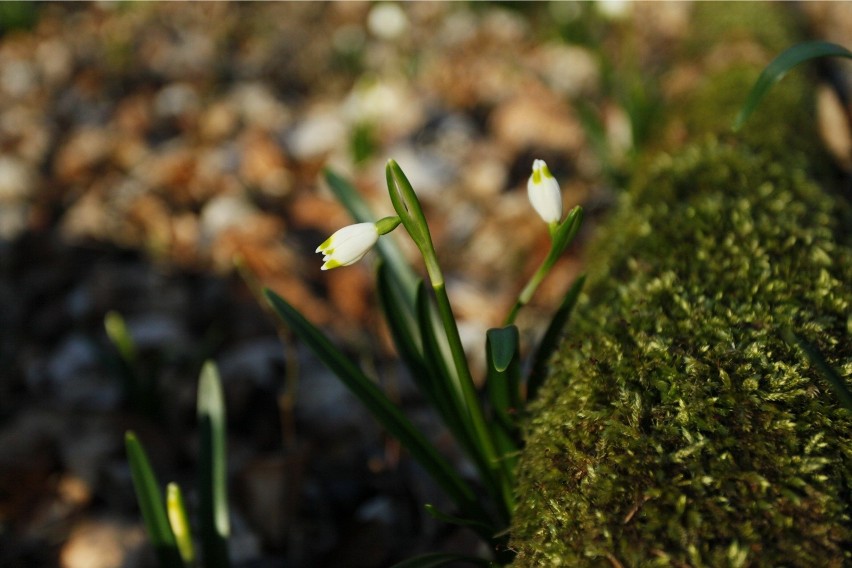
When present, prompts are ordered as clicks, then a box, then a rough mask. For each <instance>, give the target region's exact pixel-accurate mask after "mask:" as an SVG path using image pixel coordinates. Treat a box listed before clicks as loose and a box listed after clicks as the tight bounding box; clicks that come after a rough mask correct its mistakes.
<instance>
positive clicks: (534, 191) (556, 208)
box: [527, 160, 562, 224]
mask: <svg viewBox="0 0 852 568" xmlns="http://www.w3.org/2000/svg"><path fill="white" fill-rule="evenodd" d="M527 193H528V194H529V198H530V203H532V206H533V209H535V210H536V212H537V213H538V214H539V215H540V216H541V218H542V219H544V221H545V223H548V224H553V223H558V222H559V221H561V220H562V193H561V191H560V190H559V182H557V181H556V179H555V178H554V177H553V174H551V173H550V170H549V169H547V164H545V163H544V160H535V161H534V162H533V167H532V175H531V176H530V179H529V181H527Z"/></svg>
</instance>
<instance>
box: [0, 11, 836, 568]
mask: <svg viewBox="0 0 852 568" xmlns="http://www.w3.org/2000/svg"><path fill="white" fill-rule="evenodd" d="M755 9H756V10H759V9H760V5H759V4H758V5H756V8H755ZM788 9H789V10H791V11H796V12H797V16H796V17H797V20H798V21H799V22H801V25H802V26H803V30H802V32H803V35H804V36H805V37H811V38H814V39H826V40H830V41H834V42H837V43H840V44H841V45H845V46H846V47H852V10H850V9H849V7H848V5H844V4H843V3H838V4H833V3H802V4H790V5H789V6H788ZM696 11H698V12H700V13H699V14H696V13H695V12H696ZM705 19H706V22H705ZM711 20H712V22H713V24H712V26H711V25H709V23H710V21H711ZM705 23H707V24H708V25H707V27H706V28H705V25H704V24H705ZM713 26H722V27H724V28H725V29H726V30H727V31H730V29H735V28H736V26H737V22H736V21H726V19H725V8H724V5H723V4H715V3H712V4H708V5H703V4H701V5H699V4H690V3H681V2H675V3H639V4H625V3H621V2H608V3H573V2H554V3H507V4H492V3H432V2H422V3H421V2H413V3H406V4H395V3H366V2H340V3H270V4H266V3H257V4H256V3H250V4H228V3H192V4H191V3H112V2H101V3H81V4H54V3H44V4H41V3H38V4H33V3H3V4H2V5H0V32H2V36H0V306H2V307H1V308H0V566H3V567H33V566H55V565H61V566H64V567H67V568H77V567H81V568H82V567H86V568H106V567H119V566H128V567H141V566H150V565H152V555H151V552H150V550H149V548H148V547H147V544H146V537H145V534H144V529H143V528H142V525H141V519H140V516H139V512H138V508H137V506H136V503H135V497H134V494H133V489H132V485H131V481H130V473H129V468H128V466H127V463H126V460H125V456H124V448H123V433H124V431H125V430H127V429H131V428H132V429H134V430H135V431H136V432H137V433H138V434H139V436H140V438H141V440H142V441H143V443H144V444H145V445H146V447H147V448H148V450H149V453H150V454H151V458H152V460H153V462H154V465H155V468H156V470H157V472H158V475H159V477H160V480H161V481H164V482H165V481H169V480H177V481H179V482H181V485H182V487H183V488H184V490H185V491H186V492H187V493H188V494H189V499H190V502H192V500H193V491H192V488H193V487H194V484H195V482H194V475H195V469H194V468H195V458H196V454H197V438H196V431H195V427H194V423H195V410H194V404H195V400H194V397H195V387H196V381H197V377H198V372H199V369H200V366H201V364H202V362H203V361H204V360H206V359H213V360H215V361H217V362H218V364H219V366H220V369H221V373H222V376H223V381H224V384H225V390H226V404H227V408H228V419H229V473H230V479H231V484H230V486H231V495H232V501H233V518H234V521H233V526H234V529H233V533H234V537H233V539H232V546H233V555H234V560H235V565H236V566H245V567H248V566H258V567H260V566H294V567H295V566H341V567H343V566H346V567H350V566H351V567H370V566H385V565H388V564H390V563H391V562H393V561H396V560H399V559H402V558H404V557H406V556H407V555H409V554H412V553H416V552H425V551H435V550H468V551H475V550H476V542H475V540H474V539H472V538H471V536H470V535H468V534H466V533H465V532H464V531H456V530H452V529H447V528H446V526H442V525H440V524H438V523H435V522H433V521H431V520H430V519H429V518H428V516H425V515H424V513H423V511H422V504H423V503H424V502H431V503H436V504H439V505H440V504H441V503H443V502H444V498H443V497H442V495H441V494H440V493H439V492H438V491H437V489H436V488H435V487H434V486H433V485H432V484H431V483H430V482H429V480H428V479H426V478H425V476H424V475H423V473H422V472H421V471H420V470H419V469H418V468H416V467H414V466H413V465H412V464H411V463H409V462H408V461H407V460H406V459H405V456H401V455H400V453H399V450H398V448H397V446H396V445H395V444H394V443H393V442H392V441H390V440H387V439H384V438H383V437H382V433H381V432H380V431H379V429H378V428H377V426H376V425H375V423H374V422H373V421H372V419H371V418H370V417H369V416H368V415H367V414H366V412H365V411H364V410H363V409H362V408H361V407H360V406H359V404H358V402H357V401H355V400H354V399H353V398H352V397H350V396H349V395H348V393H347V392H345V390H344V389H343V387H341V386H340V385H339V384H338V383H337V382H336V379H335V378H334V377H333V376H330V375H329V373H328V372H327V371H326V370H325V368H324V367H323V366H322V364H321V363H320V362H318V361H317V360H315V359H313V358H312V357H311V356H310V355H309V354H308V353H307V352H306V351H305V350H303V349H302V347H300V346H298V345H296V344H294V343H293V342H292V341H291V338H290V337H289V336H288V334H287V333H286V331H285V330H282V329H278V328H276V325H275V322H274V320H273V318H272V317H271V316H270V314H268V313H267V312H266V311H265V310H264V308H263V307H262V304H261V303H260V302H259V301H258V299H257V298H256V296H255V293H254V292H253V290H252V286H249V285H247V284H246V279H247V280H248V281H249V282H250V283H251V284H252V285H254V284H259V285H263V286H268V287H271V288H273V289H274V290H276V291H277V292H279V293H280V294H281V295H282V296H284V297H285V298H287V299H288V300H289V301H291V302H292V303H294V304H295V305H297V306H298V307H299V308H300V309H302V310H303V311H304V313H305V314H306V315H307V316H308V318H309V319H311V320H312V321H313V322H315V323H317V324H319V325H321V326H323V327H324V328H325V329H327V330H329V332H330V333H332V334H333V335H334V337H335V338H337V340H339V342H340V344H341V345H345V346H346V347H347V349H348V350H349V351H350V352H351V354H352V356H353V357H354V358H355V359H357V360H358V361H359V362H360V363H361V364H362V365H363V366H364V367H365V368H367V369H369V370H370V372H371V373H373V374H375V375H376V376H377V377H379V380H380V381H381V382H382V383H383V384H384V385H385V386H386V387H387V388H389V389H390V390H391V391H392V392H393V393H394V396H395V397H396V398H397V399H398V400H399V403H400V405H402V406H403V407H404V408H405V410H406V412H407V413H409V414H410V415H411V416H412V417H413V418H414V420H415V422H416V423H417V424H419V425H422V426H423V427H424V428H425V429H426V431H428V432H430V433H431V434H432V437H433V438H434V439H435V440H437V443H438V444H440V445H441V446H442V447H444V449H445V450H446V452H447V453H448V454H449V455H451V456H455V459H456V460H458V463H459V464H460V466H462V467H463V466H464V464H463V462H462V460H461V457H460V456H458V454H457V450H456V449H455V448H453V447H452V445H451V443H450V442H449V440H448V437H447V435H446V433H445V432H444V431H443V430H442V429H441V428H440V427H439V425H438V423H437V421H436V419H435V417H434V416H432V415H431V414H430V413H429V412H427V411H426V410H425V407H424V406H423V404H422V401H421V400H420V399H419V398H418V397H417V395H416V393H415V392H414V389H413V387H412V385H411V384H410V383H409V381H408V380H407V378H406V376H405V375H404V373H402V372H401V368H400V367H399V365H398V364H397V363H396V362H395V360H394V358H393V357H392V350H391V347H390V342H389V340H388V336H387V332H386V330H385V329H384V328H383V327H382V324H381V322H380V318H379V317H378V313H379V312H378V309H377V302H376V299H375V295H374V291H373V285H372V273H371V266H370V263H369V262H365V263H359V265H357V266H353V267H348V268H343V269H338V270H335V271H333V272H331V273H323V272H321V271H320V265H321V261H320V258H319V256H318V255H316V254H314V252H313V251H314V249H315V248H316V246H317V244H319V243H320V242H322V241H323V240H324V239H325V238H326V236H327V235H329V234H330V233H331V232H333V231H334V230H336V229H337V228H340V227H341V226H343V225H345V224H348V223H349V218H348V216H347V214H346V213H345V211H344V210H343V208H342V207H341V206H339V205H338V204H336V202H335V201H334V199H333V198H332V196H331V194H330V192H329V191H328V189H327V188H326V187H325V185H324V182H323V181H322V171H323V168H325V167H330V168H332V169H333V170H334V171H336V172H337V173H339V174H341V175H343V176H344V177H346V178H348V179H350V180H351V181H352V183H353V184H354V185H355V186H356V187H358V189H359V190H360V191H361V192H362V194H363V195H364V196H365V197H366V199H367V200H368V201H369V202H370V204H371V205H372V206H373V208H374V210H375V212H376V214H377V217H378V216H383V215H386V214H389V213H390V212H391V211H392V209H391V206H390V202H389V199H388V198H387V193H386V189H385V187H384V181H383V180H384V164H385V162H386V160H387V159H389V158H393V159H395V160H397V162H399V164H400V165H401V166H402V168H403V169H404V171H405V172H406V173H407V174H408V176H409V178H410V179H411V181H412V183H413V185H414V187H415V189H416V190H417V191H418V194H419V195H420V197H421V199H422V201H423V202H424V206H425V207H426V209H427V211H426V215H427V218H428V219H429V220H430V223H431V228H432V231H433V236H434V238H435V241H436V246H437V249H438V251H439V255H440V258H441V261H442V263H443V265H444V267H445V270H446V272H447V274H448V291H449V294H450V297H451V299H452V301H453V302H454V308H455V310H456V315H457V317H458V319H459V320H460V322H461V332H462V335H463V339H464V340H465V342H466V347H467V350H468V353H469V356H470V357H471V359H472V360H473V361H474V366H475V367H476V366H477V365H481V360H482V357H483V351H484V333H485V330H486V329H488V328H489V327H492V326H494V325H497V324H499V322H500V321H501V320H502V317H503V315H504V314H505V312H506V310H507V309H508V308H509V307H510V306H511V304H512V302H513V301H514V298H515V295H516V294H517V292H518V289H519V287H520V286H521V285H522V283H523V282H525V280H526V278H527V277H528V276H529V275H530V274H531V273H532V271H533V270H534V269H535V267H536V266H537V264H538V263H539V262H540V261H541V259H542V257H543V256H544V254H545V253H546V251H547V245H548V235H547V231H546V229H545V228H544V226H543V224H542V223H541V221H540V219H539V218H538V217H537V216H536V215H535V214H534V212H533V211H532V209H531V207H530V206H529V203H528V201H527V196H526V179H527V177H528V175H529V172H530V167H531V164H532V161H533V159H534V158H542V159H544V160H546V161H547V163H548V165H549V166H550V169H551V170H552V171H553V173H554V174H555V176H556V177H557V179H558V180H559V181H560V183H561V185H562V189H563V194H564V199H565V203H566V205H567V206H568V207H572V206H573V205H575V204H582V205H583V206H584V208H585V209H586V211H587V222H586V226H585V228H584V231H583V233H582V234H581V235H580V238H579V242H578V244H577V245H575V246H574V247H573V248H572V249H571V250H570V251H569V252H568V253H567V254H566V255H565V258H564V259H562V261H560V263H559V264H558V265H557V267H556V268H555V270H554V272H553V274H552V275H551V277H550V278H549V279H548V280H547V281H546V282H545V284H544V286H543V287H542V289H541V291H540V293H539V295H538V296H537V297H536V299H535V302H534V303H533V305H531V306H530V308H529V309H528V311H527V312H526V313H524V315H523V317H522V318H521V320H520V322H519V323H520V326H521V328H522V329H523V330H529V331H524V333H528V335H527V336H525V337H526V338H527V339H529V338H530V337H534V336H535V333H536V332H540V331H541V325H542V324H543V322H545V321H546V320H545V318H546V315H547V313H548V312H549V311H550V310H552V309H553V307H554V306H555V305H556V304H557V303H558V302H559V300H560V299H561V298H560V296H561V294H562V293H563V292H564V290H565V288H566V286H567V284H568V283H569V282H570V281H572V280H573V279H574V278H575V277H576V276H577V275H578V274H579V273H580V272H581V270H582V265H583V260H582V250H583V242H585V241H586V240H587V239H588V237H589V235H590V234H591V233H592V232H593V231H594V226H595V224H596V222H597V221H598V220H599V218H600V217H601V216H602V215H603V214H604V213H605V212H606V210H607V209H608V207H609V206H610V204H611V203H612V202H613V201H614V199H616V197H617V195H618V194H619V192H621V191H622V190H623V189H624V188H625V186H626V184H627V183H628V182H629V179H630V172H631V171H632V169H633V166H634V165H635V162H636V159H637V156H638V155H639V153H640V152H641V151H643V150H645V149H647V148H651V147H653V146H654V145H655V144H656V143H657V142H658V141H660V140H667V141H671V140H678V139H679V137H682V136H684V134H683V133H682V132H680V131H678V129H677V128H667V129H661V128H660V126H659V124H658V123H657V122H656V121H655V118H656V116H657V115H658V113H659V111H660V109H661V108H662V105H664V104H665V101H666V100H667V99H668V98H669V97H671V96H672V95H673V94H676V93H677V92H678V91H682V90H684V89H689V88H690V86H691V85H694V84H695V83H696V82H699V81H700V80H701V78H702V69H703V68H706V67H707V66H710V67H712V65H714V64H718V63H719V62H720V61H726V60H730V59H732V58H737V59H740V60H742V61H745V62H749V63H753V65H754V67H755V68H756V69H760V68H762V67H763V66H764V65H765V64H766V63H767V62H768V61H769V60H770V59H771V58H772V57H773V56H774V55H776V54H775V53H765V52H764V51H763V50H761V49H759V48H755V47H754V46H753V45H749V44H748V43H747V42H739V43H738V42H727V43H724V44H720V45H719V46H718V48H717V49H714V50H713V52H711V53H700V54H695V53H690V52H689V49H688V46H689V40H690V37H691V36H692V35H693V34H701V33H705V34H706V33H712V32H711V31H708V30H712V29H713ZM716 29H718V28H716ZM683 46H687V47H686V48H684V47H683ZM714 62H715V63H714ZM839 80H840V82H841V83H843V82H844V81H846V84H847V85H848V84H849V83H848V80H849V76H848V74H847V75H841V76H840V77H839ZM815 88H817V87H816V86H815ZM820 89H822V90H820V95H819V97H818V101H819V104H820V116H821V117H823V120H824V122H825V124H824V131H825V138H826V141H827V144H828V146H829V147H830V148H831V149H832V150H833V151H834V153H835V154H836V155H837V156H838V162H839V164H840V165H841V166H843V167H848V166H849V163H848V160H849V157H850V141H849V131H848V122H847V121H846V120H845V119H844V114H843V113H844V111H843V107H842V105H841V103H840V102H838V99H837V98H836V96H834V95H833V91H831V90H830V89H829V88H827V87H821V88H820ZM742 96H743V98H745V93H742ZM832 113H834V114H832ZM398 232H399V231H398ZM399 242H400V244H401V245H402V246H403V248H404V249H405V250H406V251H407V253H408V254H409V256H410V258H411V260H412V262H413V263H414V265H415V266H418V267H419V266H420V264H419V263H418V262H417V257H416V255H415V254H414V253H415V250H414V248H413V246H411V243H410V242H409V241H407V240H406V239H404V238H399ZM369 259H370V257H368V260H369ZM237 264H239V265H240V266H241V267H242V271H241V272H240V271H238V270H237ZM109 311H116V312H118V313H120V314H122V315H123V316H124V318H125V319H126V321H127V324H128V326H129V329H130V332H131V335H132V336H133V338H134V340H135V341H136V343H137V345H138V347H139V349H140V352H141V353H142V355H143V357H142V358H141V360H140V362H139V368H138V369H135V370H134V372H135V373H136V375H137V376H140V377H145V381H146V382H145V384H146V385H148V387H147V388H146V389H145V392H144V393H142V394H140V393H139V392H136V391H134V392H131V391H130V390H129V389H128V387H127V379H128V377H127V376H126V375H127V373H126V371H125V370H122V369H121V366H120V364H118V361H117V354H116V353H115V350H114V349H113V347H112V346H111V345H110V343H109V341H108V340H107V338H106V335H105V333H104V328H103V321H104V316H105V314H106V313H107V312H109ZM439 508H441V507H440V506H439Z"/></svg>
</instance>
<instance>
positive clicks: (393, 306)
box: [376, 262, 423, 371]
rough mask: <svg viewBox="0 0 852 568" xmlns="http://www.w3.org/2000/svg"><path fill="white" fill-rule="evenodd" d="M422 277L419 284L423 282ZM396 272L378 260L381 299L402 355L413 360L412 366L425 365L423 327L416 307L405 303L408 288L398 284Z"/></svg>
mask: <svg viewBox="0 0 852 568" xmlns="http://www.w3.org/2000/svg"><path fill="white" fill-rule="evenodd" d="M422 282H423V281H422V280H420V283H419V285H422ZM397 283H398V281H397V280H396V279H395V278H394V275H393V272H392V271H391V269H390V268H389V267H388V265H387V264H386V263H384V262H380V263H379V267H378V270H377V271H376V288H377V293H378V296H379V302H380V303H381V306H382V311H383V312H384V314H385V319H386V320H387V322H388V326H389V327H390V331H391V333H392V334H393V337H394V341H395V343H396V347H397V349H398V350H399V354H400V356H402V357H403V359H405V361H406V363H410V364H411V366H410V367H409V368H411V369H412V371H414V369H415V368H416V369H420V368H422V367H423V350H422V348H421V345H420V328H419V326H418V325H417V319H416V316H415V310H412V309H410V307H409V306H407V305H406V303H407V299H406V298H405V297H404V295H405V291H404V290H401V289H400V287H399V286H398V285H397Z"/></svg>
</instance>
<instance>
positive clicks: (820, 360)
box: [784, 330, 852, 412]
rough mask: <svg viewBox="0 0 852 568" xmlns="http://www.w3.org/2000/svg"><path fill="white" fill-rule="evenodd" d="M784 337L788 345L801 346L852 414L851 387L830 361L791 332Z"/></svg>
mask: <svg viewBox="0 0 852 568" xmlns="http://www.w3.org/2000/svg"><path fill="white" fill-rule="evenodd" d="M784 336H785V339H786V340H787V342H788V343H795V344H796V345H798V346H799V349H801V350H802V351H804V353H805V355H806V356H807V357H808V359H809V360H810V362H811V364H812V365H813V366H814V367H816V368H817V369H818V370H819V372H820V373H821V374H822V376H823V378H824V379H825V381H826V382H827V383H828V385H829V386H830V387H831V389H832V390H833V391H834V395H835V396H836V397H837V400H838V401H839V402H840V404H842V405H843V406H845V407H846V409H847V410H849V411H850V412H852V391H850V390H849V387H847V386H846V383H844V382H843V378H842V377H841V376H840V373H838V372H837V371H836V370H835V369H834V368H833V367H832V366H831V365H829V364H828V361H826V360H825V357H824V356H823V354H822V353H820V351H819V349H817V348H816V347H814V346H813V345H812V344H811V343H810V342H809V341H806V340H804V339H802V338H801V337H799V336H798V335H796V334H795V333H793V332H792V331H790V330H785V332H784Z"/></svg>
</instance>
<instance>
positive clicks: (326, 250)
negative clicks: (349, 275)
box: [316, 223, 379, 270]
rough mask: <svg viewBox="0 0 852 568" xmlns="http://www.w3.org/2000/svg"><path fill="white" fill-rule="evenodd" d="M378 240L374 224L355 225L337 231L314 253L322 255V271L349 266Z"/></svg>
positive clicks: (377, 232) (359, 258) (377, 231)
mask: <svg viewBox="0 0 852 568" xmlns="http://www.w3.org/2000/svg"><path fill="white" fill-rule="evenodd" d="M378 240H379V230H378V229H377V228H376V224H375V223H356V224H354V225H348V226H346V227H343V228H342V229H339V230H337V231H336V232H335V233H334V234H333V235H331V236H330V237H329V238H328V239H326V241H325V242H324V243H322V244H321V245H320V246H318V247H317V250H316V252H321V253H323V257H322V259H323V261H324V263H323V265H322V269H323V270H329V269H330V268H337V267H338V266H349V265H350V264H353V263H355V262H358V261H359V260H361V259H362V258H363V257H364V255H365V254H367V252H368V251H369V250H370V249H371V248H373V245H375V244H376V241H378Z"/></svg>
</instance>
